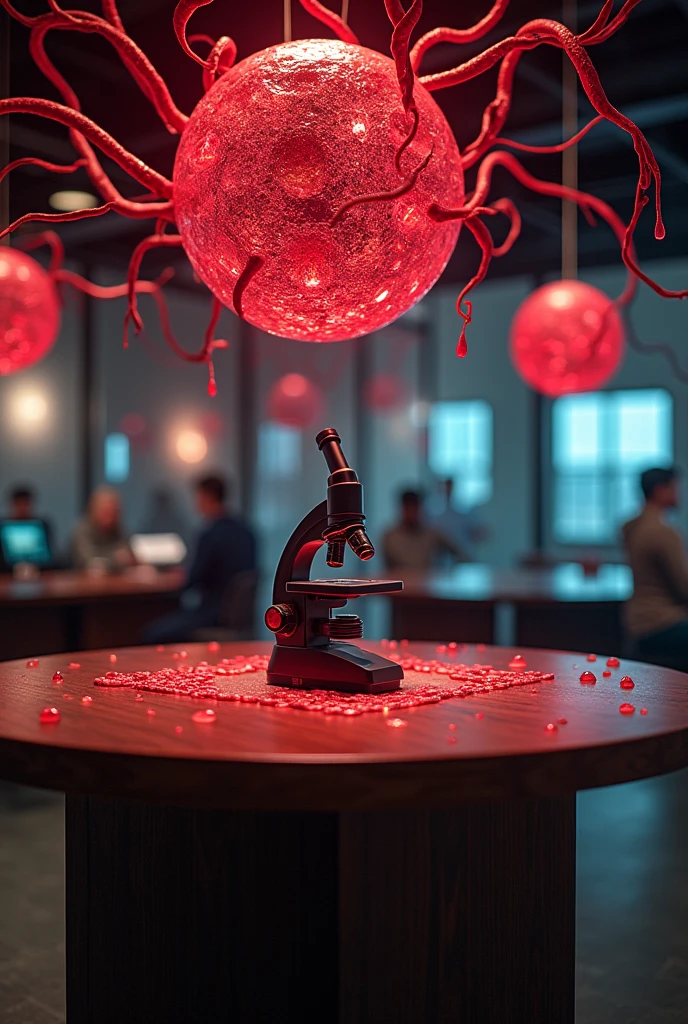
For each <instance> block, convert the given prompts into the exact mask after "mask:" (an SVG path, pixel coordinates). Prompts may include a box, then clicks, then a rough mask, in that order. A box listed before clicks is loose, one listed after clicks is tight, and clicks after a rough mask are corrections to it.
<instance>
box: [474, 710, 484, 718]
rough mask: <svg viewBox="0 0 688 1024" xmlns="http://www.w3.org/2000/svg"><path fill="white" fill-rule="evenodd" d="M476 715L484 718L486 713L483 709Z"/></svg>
mask: <svg viewBox="0 0 688 1024" xmlns="http://www.w3.org/2000/svg"><path fill="white" fill-rule="evenodd" d="M475 717H476V718H484V717H485V715H484V714H483V713H482V711H479V712H478V713H477V715H476V716H475Z"/></svg>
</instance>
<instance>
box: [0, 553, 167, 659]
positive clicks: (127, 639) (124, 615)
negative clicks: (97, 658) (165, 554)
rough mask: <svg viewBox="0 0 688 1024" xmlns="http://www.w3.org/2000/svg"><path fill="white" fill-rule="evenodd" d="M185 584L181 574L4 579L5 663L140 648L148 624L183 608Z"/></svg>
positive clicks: (0, 629)
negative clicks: (104, 649)
mask: <svg viewBox="0 0 688 1024" xmlns="http://www.w3.org/2000/svg"><path fill="white" fill-rule="evenodd" d="M182 582H183V574H182V573H181V572H179V571H177V570H174V571H170V572H164V573H162V572H161V573H154V572H151V573H150V574H146V573H145V572H144V573H142V572H141V570H140V569H138V570H133V571H131V572H125V573H121V574H119V575H116V576H92V575H89V574H88V573H85V572H46V573H44V574H43V575H42V576H41V577H40V579H38V580H36V581H35V582H21V581H18V580H14V579H12V578H11V577H9V576H6V577H0V659H3V658H30V657H32V656H33V655H40V654H46V653H51V654H59V653H60V652H62V651H74V650H81V651H87V650H94V649H96V648H99V647H121V646H123V645H130V644H136V643H139V641H140V639H141V630H142V628H143V627H144V626H145V625H146V623H148V622H150V621H151V620H152V619H155V618H157V617H158V616H160V615H164V614H166V613H167V612H169V611H172V610H173V609H174V608H175V607H176V606H177V598H178V595H179V590H180V588H181V586H182Z"/></svg>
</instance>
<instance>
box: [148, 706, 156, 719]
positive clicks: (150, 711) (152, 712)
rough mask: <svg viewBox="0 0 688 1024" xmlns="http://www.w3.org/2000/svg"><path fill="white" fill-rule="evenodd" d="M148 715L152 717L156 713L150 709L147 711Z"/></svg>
mask: <svg viewBox="0 0 688 1024" xmlns="http://www.w3.org/2000/svg"><path fill="white" fill-rule="evenodd" d="M146 714H147V715H150V716H151V717H152V716H153V715H154V714H155V711H154V709H153V708H148V710H147V711H146Z"/></svg>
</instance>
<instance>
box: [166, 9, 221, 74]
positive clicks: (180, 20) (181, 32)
mask: <svg viewBox="0 0 688 1024" xmlns="http://www.w3.org/2000/svg"><path fill="white" fill-rule="evenodd" d="M210 3H212V0H179V2H178V3H177V6H176V7H175V9H174V16H173V19H172V24H173V26H174V34H175V35H176V37H177V41H178V43H179V45H180V46H181V48H182V50H183V51H184V53H185V54H186V55H187V57H191V60H195V61H196V63H197V64H200V65H201V67H203V68H205V67H207V66H208V62H207V61H205V60H203V58H202V57H199V56H198V54H197V53H195V52H194V50H192V49H191V47H190V46H189V42H188V40H187V38H186V26H187V23H188V22H189V20H190V18H191V16H192V15H193V14H194V13H195V12H196V11H197V10H198V9H199V7H206V6H207V5H208V4H210Z"/></svg>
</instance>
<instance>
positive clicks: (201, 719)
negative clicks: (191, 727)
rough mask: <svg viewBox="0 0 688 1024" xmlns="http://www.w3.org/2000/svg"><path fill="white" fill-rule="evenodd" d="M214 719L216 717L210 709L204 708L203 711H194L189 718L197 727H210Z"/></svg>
mask: <svg viewBox="0 0 688 1024" xmlns="http://www.w3.org/2000/svg"><path fill="white" fill-rule="evenodd" d="M216 718H217V715H216V714H215V712H214V711H213V709H212V708H206V709H205V711H194V713H193V715H192V716H191V720H192V721H193V722H197V723H198V724H199V725H212V723H213V722H214V721H215V719H216Z"/></svg>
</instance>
